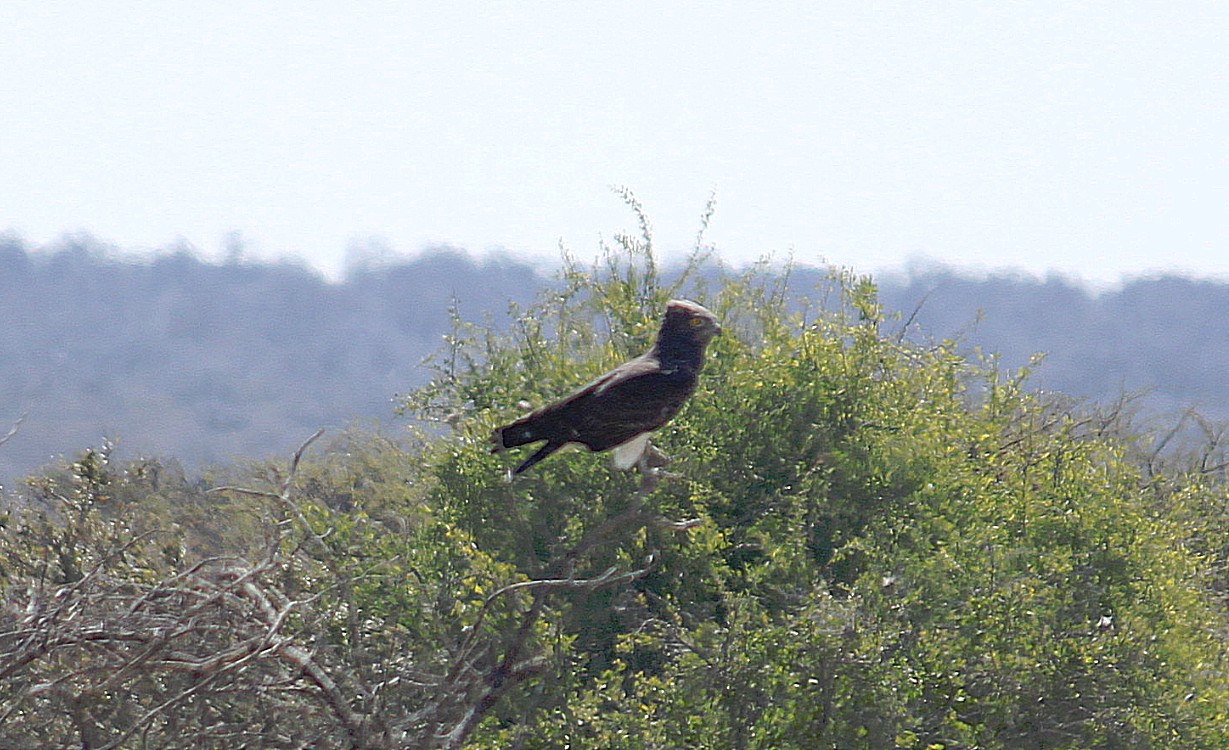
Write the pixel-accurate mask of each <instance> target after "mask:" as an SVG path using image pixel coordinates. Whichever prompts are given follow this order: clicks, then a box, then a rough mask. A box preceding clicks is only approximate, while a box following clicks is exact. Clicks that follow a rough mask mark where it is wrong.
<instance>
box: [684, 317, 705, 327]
mask: <svg viewBox="0 0 1229 750" xmlns="http://www.w3.org/2000/svg"><path fill="white" fill-rule="evenodd" d="M687 325H689V326H691V327H692V328H699V327H700V326H702V325H704V319H703V318H692V319H691V320H689V321H687Z"/></svg>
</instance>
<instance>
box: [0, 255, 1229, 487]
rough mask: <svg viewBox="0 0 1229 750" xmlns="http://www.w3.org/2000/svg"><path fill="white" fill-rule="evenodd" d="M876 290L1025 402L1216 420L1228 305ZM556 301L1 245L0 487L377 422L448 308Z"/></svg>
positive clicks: (929, 280)
mask: <svg viewBox="0 0 1229 750" xmlns="http://www.w3.org/2000/svg"><path fill="white" fill-rule="evenodd" d="M701 272H702V273H703V274H705V275H706V276H707V277H709V279H710V281H711V282H712V283H713V284H716V283H717V280H716V274H715V271H714V269H713V268H707V269H702V271H701ZM824 273H825V272H823V271H820V270H817V269H813V268H806V267H803V266H799V267H796V268H794V270H793V273H792V277H791V280H790V289H791V290H792V291H793V293H795V294H798V295H806V294H809V293H810V292H811V290H812V289H813V288H814V287H815V286H816V284H818V283H821V282H822V279H823V276H824ZM667 275H669V274H667ZM877 281H878V282H879V286H880V301H881V302H882V304H883V306H884V308H885V309H886V310H887V311H889V312H892V311H900V312H902V313H903V314H904V315H903V316H902V318H901V319H900V320H897V321H892V322H889V323H888V326H887V328H886V329H885V331H884V332H885V334H887V333H891V332H896V331H898V330H899V328H900V327H902V326H904V325H905V323H906V321H908V323H909V324H908V327H907V328H908V330H907V337H908V338H910V339H911V340H913V341H916V342H920V343H927V342H931V341H942V340H944V339H947V338H956V339H958V340H959V342H960V345H961V348H960V351H961V353H964V354H968V353H970V352H972V351H974V350H975V349H978V348H980V349H981V350H982V351H986V352H995V353H997V354H998V355H1000V356H1001V360H1000V362H1001V366H1003V367H1005V368H1018V367H1020V366H1023V365H1024V364H1025V363H1027V362H1028V361H1029V360H1030V358H1031V357H1032V356H1033V355H1034V354H1035V353H1037V352H1046V353H1047V357H1046V359H1045V362H1044V363H1043V364H1042V366H1041V367H1039V368H1037V369H1036V371H1035V373H1034V375H1033V377H1032V378H1030V380H1029V383H1030V384H1031V386H1032V387H1041V388H1046V389H1050V390H1057V391H1061V392H1063V393H1066V394H1069V395H1072V396H1079V397H1086V398H1091V399H1094V400H1097V401H1101V402H1112V401H1115V400H1116V399H1117V398H1118V397H1119V396H1120V394H1121V393H1123V392H1127V393H1136V392H1141V391H1142V392H1144V397H1143V398H1142V399H1141V400H1140V401H1139V402H1138V403H1139V406H1141V407H1146V408H1149V409H1151V410H1152V411H1154V412H1155V411H1161V412H1172V411H1175V410H1181V409H1185V408H1187V407H1195V408H1197V409H1199V410H1200V411H1201V412H1202V413H1203V414H1204V415H1206V416H1208V417H1211V418H1214V419H1221V420H1224V419H1229V406H1227V404H1229V398H1226V391H1225V389H1226V383H1225V378H1224V373H1225V372H1226V370H1229V346H1226V345H1225V342H1229V316H1227V315H1225V310H1227V309H1229V285H1226V284H1218V283H1213V282H1200V281H1193V280H1189V279H1179V278H1168V279H1166V278H1160V279H1140V280H1135V281H1131V282H1129V283H1126V284H1125V285H1124V286H1123V287H1122V288H1121V289H1118V290H1113V291H1107V292H1105V293H1103V294H1100V295H1094V294H1092V293H1091V292H1089V291H1088V290H1087V289H1085V288H1083V287H1081V286H1079V285H1076V284H1073V283H1070V282H1067V281H1063V280H1061V279H1046V280H1044V281H1041V280H1035V279H1029V278H1010V277H991V278H986V279H981V280H975V279H970V278H964V277H962V276H960V275H959V274H956V273H952V272H943V271H934V270H932V271H917V272H914V273H912V274H911V275H910V276H908V277H904V278H891V277H889V278H882V279H878V280H877ZM550 283H552V282H551V280H550V279H549V278H547V277H545V276H543V275H542V274H539V273H538V272H536V271H535V270H534V269H533V268H532V267H529V266H527V265H524V264H520V263H517V262H514V261H509V260H506V259H504V260H500V259H488V260H485V261H483V262H481V263H478V262H475V261H473V260H471V259H469V258H467V257H465V256H464V255H460V254H457V253H448V252H435V253H428V254H425V255H422V256H420V257H416V258H412V259H407V260H402V261H397V260H395V259H385V260H384V261H380V260H379V258H374V259H371V258H369V259H367V260H363V259H362V258H361V257H358V258H357V259H356V262H355V263H353V264H352V265H351V267H350V268H349V270H348V272H347V274H346V276H345V278H344V279H343V280H340V281H337V282H328V281H325V280H324V279H323V278H321V277H320V276H319V275H317V274H315V273H314V272H312V271H311V270H310V269H306V268H304V267H302V266H296V265H293V264H288V263H286V264H276V265H264V264H257V263H249V262H246V261H244V260H243V258H242V255H241V254H240V253H238V252H236V254H235V255H234V257H232V258H231V259H230V260H228V261H227V262H224V263H220V264H213V263H206V262H203V261H201V260H200V259H199V258H197V257H195V256H193V255H192V254H190V253H188V252H182V251H180V252H170V253H166V254H163V255H160V256H158V257H155V258H153V259H151V260H146V261H143V262H135V261H121V260H118V259H117V257H116V254H115V251H114V250H113V249H110V248H106V247H103V246H101V245H100V244H99V243H97V242H93V241H90V240H88V239H74V240H70V241H66V242H65V243H62V244H60V245H56V246H53V247H47V248H41V249H36V248H33V247H29V246H27V245H25V244H24V243H22V242H20V241H19V240H17V239H14V238H12V237H8V238H5V237H3V236H0V320H3V321H4V324H3V325H0V353H3V356H0V434H3V433H5V432H7V430H8V427H9V426H10V425H11V424H12V423H13V422H15V421H16V420H17V419H18V418H19V417H20V416H21V415H23V414H25V415H26V419H25V421H24V422H23V423H22V426H21V430H20V431H19V432H18V434H17V435H15V436H14V438H13V439H12V440H11V441H9V443H8V444H7V445H5V447H4V449H3V450H0V483H3V484H11V483H13V482H15V481H17V480H18V479H19V478H20V477H21V476H23V475H24V474H27V473H29V472H33V471H35V470H37V469H38V468H39V467H41V466H43V465H44V464H46V463H48V462H49V461H51V460H53V458H55V457H57V456H71V455H72V453H73V452H74V451H75V450H77V449H78V448H79V447H80V446H82V445H90V444H95V443H97V442H98V441H99V440H101V439H102V438H103V437H106V438H108V439H110V440H112V441H114V442H115V444H116V452H115V454H114V455H115V456H116V457H123V458H125V459H130V458H133V457H136V456H141V455H173V456H176V457H177V458H178V459H179V460H181V461H183V462H184V463H185V464H186V465H188V466H189V467H197V466H201V465H203V464H208V463H216V462H223V461H231V460H234V459H235V458H236V457H239V456H247V457H259V458H268V457H271V456H275V455H285V454H288V453H290V452H291V451H293V450H294V448H295V447H296V446H297V445H298V444H299V443H300V442H301V441H302V440H303V439H304V437H305V436H307V435H309V434H311V433H312V432H314V431H315V430H316V429H318V428H320V427H327V428H329V429H330V430H333V431H335V430H337V429H339V428H342V427H344V426H346V425H348V424H350V423H351V422H353V421H374V420H386V419H387V418H388V417H389V415H390V411H391V399H393V397H394V394H397V393H406V392H407V391H408V390H410V389H412V388H414V387H417V386H420V385H423V384H424V383H425V382H426V381H427V380H428V378H429V377H430V373H429V371H428V370H426V369H425V368H422V367H420V366H419V363H420V362H421V361H422V360H423V358H424V357H426V356H427V355H428V354H430V353H431V352H433V351H435V350H436V349H437V348H438V346H439V344H440V340H441V337H442V336H443V335H445V334H447V333H448V331H449V327H450V321H449V308H450V306H451V304H452V301H453V299H454V297H455V298H456V299H457V300H458V301H459V305H460V313H461V315H462V316H463V317H464V318H466V319H468V320H484V319H486V316H488V315H489V316H490V319H491V320H492V322H494V323H495V324H497V325H499V326H506V325H509V324H510V323H511V321H510V319H509V318H508V315H507V311H508V310H507V305H508V301H509V300H512V301H514V302H517V303H518V304H521V305H524V304H527V303H529V302H530V301H531V300H532V299H533V298H534V295H535V294H537V293H538V292H539V291H541V290H543V289H545V288H546V287H547V286H548V285H549V284H550ZM919 305H920V308H919ZM915 313H916V314H915ZM888 317H889V318H890V316H888Z"/></svg>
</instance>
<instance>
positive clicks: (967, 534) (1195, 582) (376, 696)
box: [0, 237, 1229, 750]
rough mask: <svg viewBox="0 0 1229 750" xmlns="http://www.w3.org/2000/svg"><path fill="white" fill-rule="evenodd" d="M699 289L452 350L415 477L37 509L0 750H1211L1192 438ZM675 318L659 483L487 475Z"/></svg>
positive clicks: (821, 321) (296, 476) (13, 527)
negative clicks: (679, 365) (679, 312)
mask: <svg viewBox="0 0 1229 750" xmlns="http://www.w3.org/2000/svg"><path fill="white" fill-rule="evenodd" d="M695 262H696V263H698V262H699V261H698V260H696V261H695ZM701 270H702V269H699V268H694V267H690V266H689V267H688V269H687V270H686V271H685V272H684V273H683V274H682V275H681V277H680V276H675V277H674V279H675V280H674V281H671V282H667V281H665V280H663V278H662V277H661V275H660V274H659V273H658V270H657V268H656V265H655V261H654V256H653V253H652V249H651V246H650V244H649V241H648V238H647V237H643V238H628V237H622V238H620V239H619V244H618V246H617V247H615V248H613V249H610V250H608V251H607V253H606V255H605V257H604V259H603V262H602V264H601V265H599V266H598V267H595V268H586V267H583V266H580V265H577V264H575V263H572V262H569V263H567V264H566V265H565V268H564V270H563V272H562V275H561V278H560V280H559V284H558V285H557V286H556V287H554V289H553V291H552V292H551V293H550V294H547V295H543V296H542V297H540V298H539V299H538V300H537V301H536V302H534V303H532V304H531V305H529V306H528V307H526V308H524V309H521V308H515V309H514V310H513V311H512V320H513V324H512V326H511V328H509V329H507V330H502V331H495V330H493V329H492V328H491V327H490V326H487V325H481V324H474V323H466V322H463V321H462V320H460V319H458V320H457V321H456V324H455V329H454V330H453V332H452V333H451V334H450V337H449V339H448V346H447V347H446V348H445V349H444V350H443V351H441V352H440V354H439V357H438V358H437V360H436V362H435V368H436V369H435V377H434V379H433V380H432V381H431V382H430V383H429V384H428V385H427V386H425V387H424V388H422V389H419V390H417V391H415V392H414V393H413V394H411V395H410V396H409V398H408V399H407V400H406V402H405V409H406V410H407V411H409V412H411V413H414V414H417V415H419V416H422V417H424V418H426V419H431V420H438V422H439V424H440V425H441V426H443V427H444V429H445V430H446V433H444V434H441V435H438V436H436V437H424V438H423V439H422V440H421V441H418V442H416V443H415V444H414V445H411V446H404V445H400V446H399V445H394V444H392V443H391V442H389V441H387V440H385V439H383V438H380V437H377V436H367V435H363V434H362V433H360V432H353V433H350V434H346V435H343V436H340V437H336V438H334V439H333V441H332V442H331V443H316V444H313V445H310V446H307V447H305V449H304V451H303V456H305V457H304V458H303V460H302V461H299V460H298V457H296V459H295V460H294V461H292V462H291V463H290V465H288V466H285V467H283V468H281V469H277V470H274V469H268V470H259V469H257V468H255V467H249V468H248V469H240V468H234V469H228V470H225V471H221V472H219V473H218V474H215V475H207V476H206V477H205V478H203V479H201V480H193V479H188V478H186V477H185V476H184V474H183V473H182V472H180V471H178V470H177V469H176V468H175V467H174V465H170V464H164V463H158V462H154V461H142V462H137V463H132V464H125V465H115V464H114V463H112V462H111V461H110V460H109V457H108V454H107V451H106V449H105V447H104V448H102V449H99V450H93V451H89V452H87V453H85V454H84V455H83V456H82V457H81V458H80V460H78V461H77V462H75V463H74V464H72V465H71V466H68V467H66V468H64V469H63V470H60V471H56V472H51V473H48V474H47V475H46V476H43V477H40V478H36V479H33V480H31V481H30V482H28V484H27V485H26V487H25V488H24V490H23V493H22V497H23V502H22V503H21V504H20V505H23V506H24V507H23V508H20V509H19V508H16V507H15V508H14V509H13V510H12V511H11V512H10V513H9V515H8V516H7V518H6V520H5V525H4V530H3V534H0V577H3V579H4V586H5V590H6V592H7V595H6V598H5V603H4V609H3V611H2V613H0V745H4V746H15V747H19V746H31V745H40V746H55V747H88V748H100V747H132V748H137V747H159V748H170V747H193V748H210V747H216V748H224V747H239V746H252V747H276V748H282V747H284V748H292V747H293V748H297V747H308V746H310V747H337V748H343V747H344V748H391V747H406V748H425V747H471V748H508V747H514V748H627V749H629V750H630V749H632V748H637V749H639V748H645V749H647V748H674V747H694V748H714V749H718V748H720V749H722V750H726V749H728V748H792V747H797V748H816V747H830V748H875V749H878V748H893V747H899V748H927V749H928V750H929V749H937V748H947V749H954V748H1012V749H1013V750H1014V749H1019V748H1038V749H1040V748H1072V749H1074V748H1141V749H1143V748H1156V747H1167V748H1209V749H1212V748H1222V747H1224V746H1225V745H1226V742H1227V741H1229V715H1227V714H1229V680H1227V679H1226V678H1227V677H1229V674H1226V672H1227V670H1229V661H1227V659H1226V657H1227V656H1229V642H1227V641H1226V628H1225V626H1226V618H1225V615H1226V613H1225V610H1224V602H1223V599H1222V594H1223V592H1224V590H1225V587H1226V584H1227V583H1229V580H1227V579H1226V577H1225V573H1226V567H1225V563H1226V557H1227V555H1229V544H1226V543H1225V540H1224V536H1223V531H1222V529H1223V527H1224V520H1225V519H1224V508H1225V500H1226V493H1225V484H1224V480H1225V477H1224V472H1225V462H1224V457H1223V455H1222V453H1221V450H1220V447H1219V445H1217V444H1216V441H1215V440H1211V441H1209V442H1208V443H1207V444H1206V445H1204V446H1203V447H1202V449H1200V450H1198V451H1195V452H1192V453H1189V454H1175V453H1172V452H1170V453H1165V454H1164V455H1162V454H1161V453H1158V452H1157V451H1156V450H1155V448H1156V447H1157V443H1158V442H1159V440H1160V438H1155V437H1149V436H1148V435H1146V434H1144V435H1141V434H1138V433H1135V432H1133V431H1132V430H1131V429H1130V428H1129V427H1128V426H1127V421H1126V419H1125V415H1124V413H1123V412H1121V411H1120V410H1117V409H1103V410H1093V409H1088V408H1085V407H1080V406H1078V405H1076V404H1074V403H1073V402H1072V401H1070V400H1068V399H1065V398H1062V397H1058V396H1053V395H1046V394H1039V393H1036V392H1031V391H1029V390H1028V389H1027V388H1026V387H1025V383H1026V382H1027V380H1026V373H1022V372H1014V371H1011V372H1009V371H1003V370H1001V369H999V368H998V366H996V365H995V364H994V362H993V361H989V362H982V361H978V360H971V359H968V358H966V357H963V356H961V355H960V354H959V353H958V352H957V350H956V347H955V345H954V344H953V343H951V342H948V341H939V342H932V343H929V344H926V345H918V344H913V343H909V342H908V341H907V340H905V339H904V338H903V337H901V336H899V335H895V333H891V334H890V332H889V331H887V330H885V329H886V328H887V326H888V324H889V321H888V319H887V316H886V315H885V313H884V310H883V307H882V306H881V304H880V302H879V300H878V298H877V295H876V289H875V287H874V285H873V284H872V283H871V282H870V281H869V280H868V279H864V278H855V277H853V276H851V275H847V274H837V275H835V276H833V277H830V278H828V279H827V280H826V281H824V282H823V283H822V284H819V285H818V286H816V287H815V288H814V289H813V290H812V294H813V297H814V300H815V301H814V302H813V303H809V304H802V305H799V304H798V303H797V302H796V300H795V299H794V298H793V297H792V295H789V294H786V293H785V292H784V290H783V288H782V287H781V285H780V284H779V283H778V282H779V279H780V277H779V276H772V275H769V274H765V273H762V272H760V271H757V270H754V269H753V270H752V271H750V272H747V273H745V274H743V275H740V276H737V277H733V278H730V277H722V278H718V279H714V277H713V276H712V275H711V274H708V275H706V274H703V273H700V271H701ZM795 288H796V287H795ZM684 293H685V294H686V295H688V296H692V297H694V298H698V299H699V300H700V301H701V302H703V303H705V304H707V305H708V306H710V307H711V309H713V310H714V311H715V312H717V313H718V315H719V317H720V318H721V319H722V321H723V324H724V325H725V327H726V331H727V333H726V335H724V336H722V337H721V338H719V339H718V340H717V341H716V342H715V344H714V346H713V352H712V357H711V361H710V362H709V364H708V366H707V369H706V370H705V372H704V373H703V375H702V384H701V389H700V391H699V392H698V393H697V394H696V396H695V397H694V399H693V400H692V402H691V403H690V404H689V406H688V407H687V408H686V409H685V410H684V411H683V413H682V414H681V415H680V416H679V417H678V418H677V419H676V420H675V421H674V422H673V423H672V424H671V425H670V426H668V427H667V428H666V429H664V430H663V431H662V432H661V433H660V435H659V437H658V439H657V442H658V444H659V445H660V446H661V447H662V448H663V449H664V450H665V451H666V453H668V454H670V455H672V456H673V457H674V458H675V462H674V464H673V465H672V466H671V467H670V469H671V471H673V472H674V473H676V474H677V475H678V476H677V477H675V478H673V479H669V480H667V481H663V482H662V483H661V484H660V485H658V486H657V487H656V488H654V489H652V490H651V491H648V492H642V491H640V490H639V489H638V486H639V485H638V482H637V480H636V478H635V477H634V476H631V475H628V474H624V473H618V472H613V471H612V470H611V469H610V468H609V466H608V463H607V462H606V461H604V460H603V459H602V457H598V456H593V455H589V454H587V453H585V452H572V453H566V454H561V455H559V456H557V457H555V458H552V459H551V460H550V461H547V462H544V463H543V464H541V465H540V466H539V467H536V468H535V469H534V470H533V471H532V472H530V473H529V474H528V475H526V476H525V477H524V478H522V479H519V480H517V481H516V482H514V483H508V482H507V481H505V479H504V470H505V469H506V468H507V465H508V463H509V462H510V461H512V460H514V459H513V458H508V457H505V456H491V455H490V454H489V453H488V452H487V450H486V446H485V438H486V436H487V434H488V433H489V431H490V429H491V428H492V427H493V426H494V425H496V424H498V423H499V422H500V421H501V420H504V419H506V418H508V417H509V416H511V415H514V414H517V413H519V410H520V409H521V408H523V407H522V406H520V405H518V403H519V402H520V401H522V400H527V401H529V402H530V403H532V404H537V403H541V402H542V401H543V400H544V399H546V398H549V397H551V396H552V395H555V394H558V393H559V392H560V391H562V390H565V389H567V388H569V387H571V386H572V385H575V384H576V383H577V382H578V381H581V380H583V379H584V378H586V377H587V376H589V375H591V374H594V373H597V372H599V371H601V370H602V369H603V368H605V367H607V366H609V365H610V364H612V363H614V362H616V361H619V360H621V359H622V358H625V357H626V356H628V355H630V354H633V353H638V352H639V351H640V350H642V349H643V347H645V346H646V344H647V343H648V341H649V340H650V338H651V336H652V334H653V332H654V329H655V325H656V320H657V316H658V315H659V312H660V310H661V309H662V307H663V306H664V303H665V300H666V299H668V298H669V297H670V296H672V295H678V294H684ZM897 330H898V329H897ZM889 334H890V335H889ZM1213 437H1215V436H1213ZM253 477H254V478H253Z"/></svg>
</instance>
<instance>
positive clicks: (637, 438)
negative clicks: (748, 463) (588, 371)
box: [491, 300, 721, 474]
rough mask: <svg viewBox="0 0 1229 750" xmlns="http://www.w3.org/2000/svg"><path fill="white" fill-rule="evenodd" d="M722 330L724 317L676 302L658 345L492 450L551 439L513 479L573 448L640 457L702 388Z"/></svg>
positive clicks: (503, 433) (517, 426)
mask: <svg viewBox="0 0 1229 750" xmlns="http://www.w3.org/2000/svg"><path fill="white" fill-rule="evenodd" d="M720 332H721V326H720V325H718V324H717V317H716V316H715V315H713V314H712V313H711V312H709V311H708V310H706V309H705V308H704V307H702V306H700V305H697V304H696V303H695V302H690V301H688V300H671V301H670V302H669V303H668V304H667V305H666V315H665V317H664V318H663V319H662V322H661V330H660V331H658V334H657V341H656V342H655V343H654V344H653V348H651V349H649V350H648V351H647V352H645V353H644V354H642V355H640V356H639V357H636V358H635V359H633V360H631V361H629V362H624V363H623V364H621V365H619V366H618V367H616V368H615V369H613V370H611V371H610V372H608V373H606V374H605V375H603V376H601V377H600V378H598V379H597V380H594V381H593V382H591V383H589V384H588V385H586V386H584V387H583V388H581V389H580V390H577V391H576V392H574V393H572V394H570V395H568V396H565V397H564V398H562V399H560V400H558V401H556V402H554V403H552V404H547V405H546V406H543V407H542V408H540V409H537V410H535V411H533V412H531V413H529V414H526V415H525V416H523V417H521V418H520V419H518V420H516V421H515V422H512V423H511V424H508V425H505V426H503V427H499V428H496V430H495V432H494V433H493V434H492V435H491V442H492V443H494V444H495V447H494V448H492V449H491V450H492V452H493V453H498V452H499V451H501V450H504V449H506V448H515V447H517V446H519V445H527V444H529V443H536V442H540V441H543V440H545V441H546V444H545V445H543V446H541V447H540V448H538V450H537V452H535V453H534V454H533V455H531V456H530V457H529V458H527V459H525V460H524V461H523V462H522V463H521V465H520V466H517V467H516V469H515V470H513V472H512V473H513V474H520V473H521V472H523V471H525V470H526V469H528V468H529V467H530V466H533V465H534V464H536V463H538V462H539V461H541V460H542V459H544V458H546V457H547V456H549V455H550V454H552V453H554V452H555V451H557V450H559V449H560V448H562V447H563V446H565V445H567V444H568V443H579V444H581V445H584V446H585V447H587V448H588V449H589V450H591V451H604V450H609V449H611V448H613V449H615V465H616V466H618V467H619V468H622V469H626V468H630V467H631V466H633V465H635V464H636V463H637V462H638V461H640V460H641V457H642V456H643V455H644V454H645V451H646V449H647V448H648V434H649V433H650V432H652V431H653V430H656V429H657V428H659V427H661V426H662V425H664V424H665V423H666V422H668V421H670V419H671V418H672V417H674V415H675V414H678V412H679V410H680V409H681V408H683V404H684V403H685V402H686V401H687V398H688V397H689V396H691V394H692V393H693V392H694V391H695V389H696V378H697V376H698V375H699V373H700V369H701V368H702V367H703V366H704V349H705V347H706V346H708V342H709V341H711V340H712V338H713V337H714V336H716V335H717V334H718V333H720Z"/></svg>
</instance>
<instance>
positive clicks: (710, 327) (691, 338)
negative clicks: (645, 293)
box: [657, 299, 721, 350]
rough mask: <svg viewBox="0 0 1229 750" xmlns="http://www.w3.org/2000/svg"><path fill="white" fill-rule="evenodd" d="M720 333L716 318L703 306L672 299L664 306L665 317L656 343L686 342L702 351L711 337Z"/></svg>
mask: <svg viewBox="0 0 1229 750" xmlns="http://www.w3.org/2000/svg"><path fill="white" fill-rule="evenodd" d="M719 333H721V325H720V324H719V323H718V322H717V316H716V315H713V314H712V313H711V312H710V311H709V310H708V309H707V308H706V307H704V306H703V305H698V304H696V303H695V302H692V301H691V300H686V299H672V300H670V302H668V303H667V304H666V317H665V318H663V319H662V321H661V332H660V333H659V334H658V336H657V340H658V342H661V343H665V342H678V343H682V342H688V343H690V344H692V345H693V346H697V347H698V348H699V349H701V350H703V349H704V347H705V346H708V342H710V341H712V340H713V337H714V336H716V335H717V334H719Z"/></svg>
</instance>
